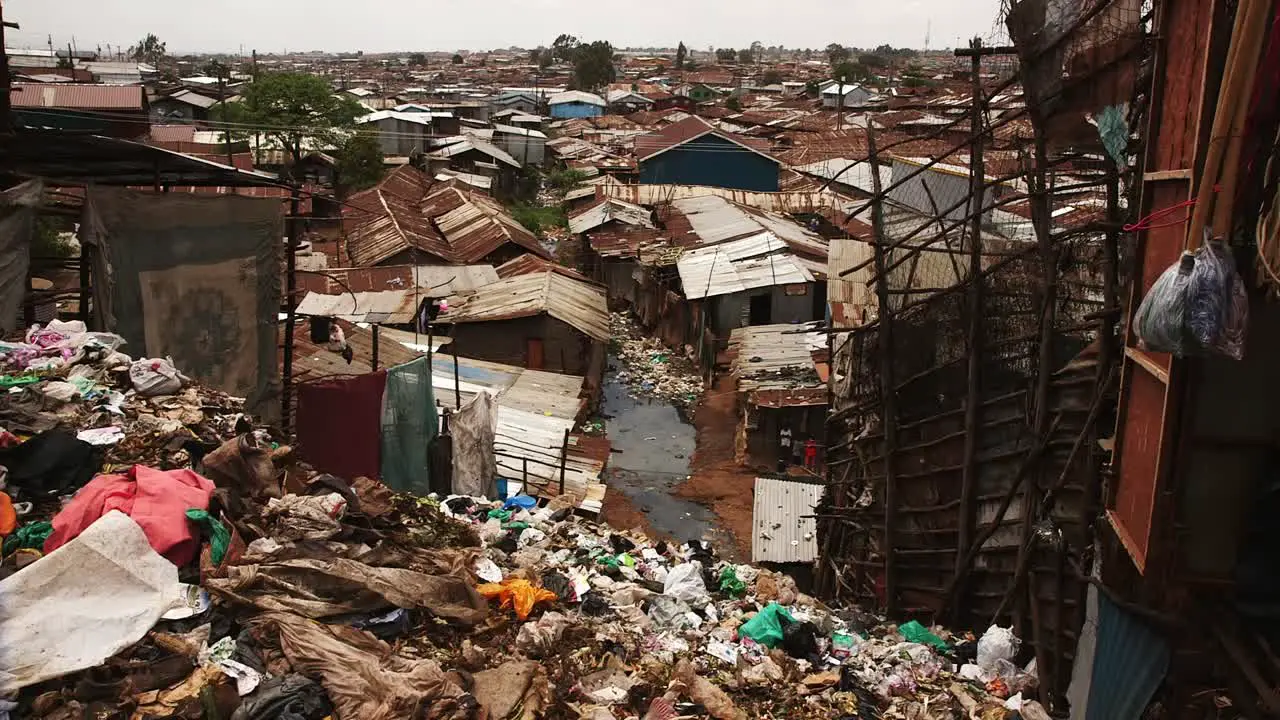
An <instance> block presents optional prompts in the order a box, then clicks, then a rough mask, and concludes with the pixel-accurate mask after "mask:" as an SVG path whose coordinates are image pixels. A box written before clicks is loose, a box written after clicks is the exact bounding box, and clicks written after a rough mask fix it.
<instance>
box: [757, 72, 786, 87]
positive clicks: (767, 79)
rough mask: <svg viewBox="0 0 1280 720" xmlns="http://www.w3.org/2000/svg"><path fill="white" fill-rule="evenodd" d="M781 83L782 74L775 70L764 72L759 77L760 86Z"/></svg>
mask: <svg viewBox="0 0 1280 720" xmlns="http://www.w3.org/2000/svg"><path fill="white" fill-rule="evenodd" d="M781 82H782V73H780V72H778V71H777V70H765V71H764V74H763V75H761V76H760V84H761V85H777V84H779V83H781Z"/></svg>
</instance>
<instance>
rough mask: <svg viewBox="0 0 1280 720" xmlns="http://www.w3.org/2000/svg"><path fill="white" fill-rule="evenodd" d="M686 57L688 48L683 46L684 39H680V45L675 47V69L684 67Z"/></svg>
mask: <svg viewBox="0 0 1280 720" xmlns="http://www.w3.org/2000/svg"><path fill="white" fill-rule="evenodd" d="M688 57H689V49H688V48H686V47H685V46H684V41H683V40H682V41H681V42H680V45H678V46H677V47H676V69H677V70H683V69H684V61H685V59H686V58H688Z"/></svg>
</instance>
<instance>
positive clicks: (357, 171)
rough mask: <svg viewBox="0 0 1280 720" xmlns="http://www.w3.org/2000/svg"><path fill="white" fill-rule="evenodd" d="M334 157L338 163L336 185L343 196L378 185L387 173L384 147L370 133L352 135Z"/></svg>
mask: <svg viewBox="0 0 1280 720" xmlns="http://www.w3.org/2000/svg"><path fill="white" fill-rule="evenodd" d="M334 157H335V159H336V160H337V161H338V167H337V174H336V180H335V184H336V185H337V186H338V187H339V188H341V189H342V192H343V194H347V193H353V192H359V191H361V190H364V189H365V188H371V187H373V186H374V185H377V184H378V181H379V180H381V179H382V175H383V173H384V172H385V171H386V167H385V166H384V165H383V164H382V146H381V145H379V144H378V138H377V137H375V136H374V135H372V134H370V133H352V134H351V135H349V136H348V137H347V138H346V139H345V140H343V141H342V144H340V145H339V146H338V151H337V152H336V153H335V154H334Z"/></svg>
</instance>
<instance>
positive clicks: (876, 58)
mask: <svg viewBox="0 0 1280 720" xmlns="http://www.w3.org/2000/svg"><path fill="white" fill-rule="evenodd" d="M858 64H859V65H861V66H863V67H866V68H873V69H880V68H886V67H889V58H887V57H885V56H884V55H881V54H879V53H862V54H861V55H859V56H858Z"/></svg>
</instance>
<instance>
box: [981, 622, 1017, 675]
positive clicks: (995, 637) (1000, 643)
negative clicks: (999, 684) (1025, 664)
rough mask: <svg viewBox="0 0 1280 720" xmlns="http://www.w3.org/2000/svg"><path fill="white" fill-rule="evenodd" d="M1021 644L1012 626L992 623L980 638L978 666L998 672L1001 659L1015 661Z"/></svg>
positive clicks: (990, 671)
mask: <svg viewBox="0 0 1280 720" xmlns="http://www.w3.org/2000/svg"><path fill="white" fill-rule="evenodd" d="M1021 644H1022V641H1021V640H1019V639H1018V637H1017V636H1016V635H1014V634H1013V628H1012V627H1008V628H1002V627H1000V626H999V625H992V626H991V627H989V628H987V631H986V632H985V633H983V634H982V638H981V639H980V640H978V667H980V668H982V669H983V670H985V671H987V672H988V673H996V672H998V670H999V665H1000V661H1001V660H1003V661H1005V662H1013V658H1014V656H1015V655H1017V654H1018V646H1019V645H1021Z"/></svg>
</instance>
